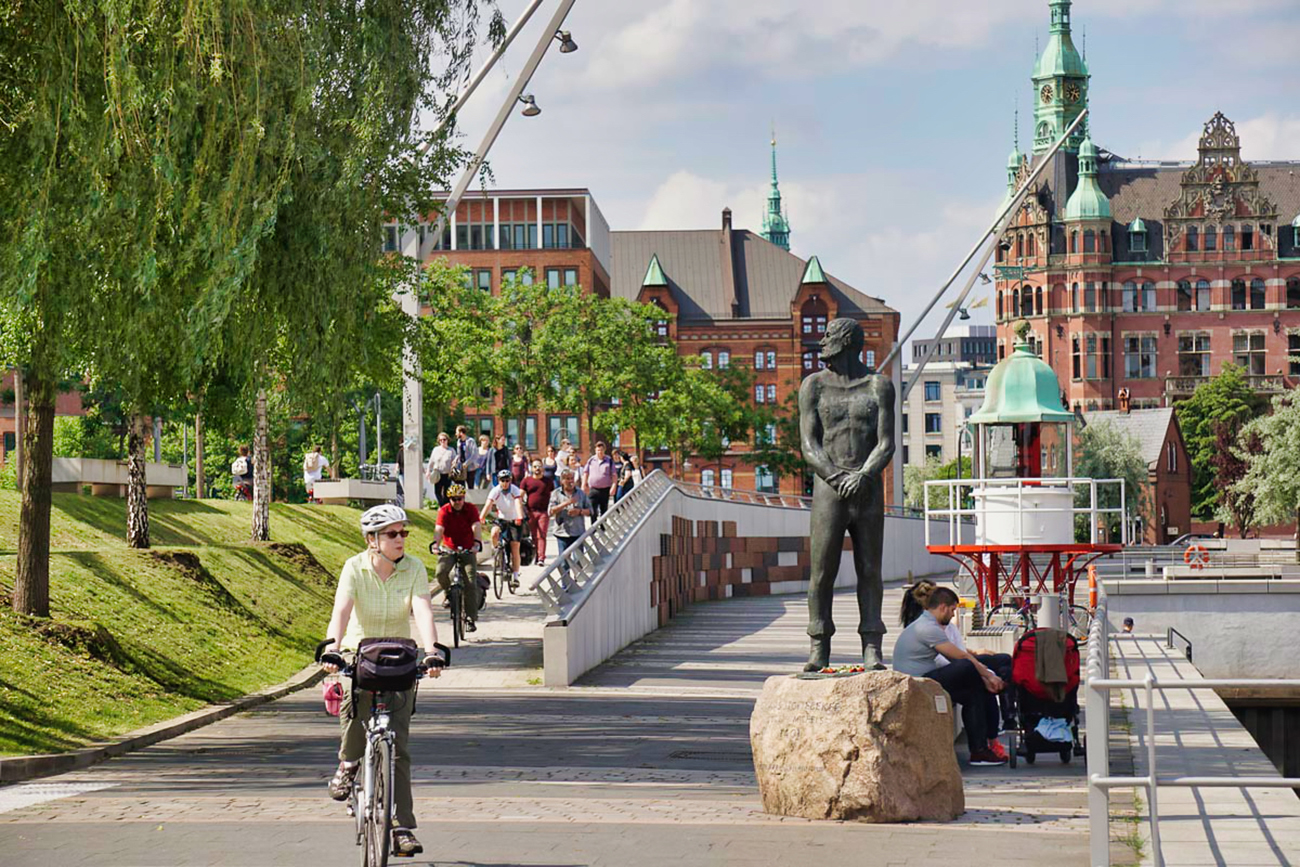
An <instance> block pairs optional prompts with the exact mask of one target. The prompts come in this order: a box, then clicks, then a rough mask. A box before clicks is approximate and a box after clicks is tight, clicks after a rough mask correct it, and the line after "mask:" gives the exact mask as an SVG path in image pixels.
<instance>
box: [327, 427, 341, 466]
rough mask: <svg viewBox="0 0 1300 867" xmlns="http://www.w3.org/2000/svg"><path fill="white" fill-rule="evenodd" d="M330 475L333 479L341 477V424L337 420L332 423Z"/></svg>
mask: <svg viewBox="0 0 1300 867" xmlns="http://www.w3.org/2000/svg"><path fill="white" fill-rule="evenodd" d="M329 477H330V478H331V479H337V478H339V424H338V421H337V420H336V421H333V422H331V423H330V468H329Z"/></svg>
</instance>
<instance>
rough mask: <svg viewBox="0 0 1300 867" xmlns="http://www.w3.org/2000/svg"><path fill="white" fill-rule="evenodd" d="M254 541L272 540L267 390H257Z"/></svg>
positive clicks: (254, 463) (254, 457)
mask: <svg viewBox="0 0 1300 867" xmlns="http://www.w3.org/2000/svg"><path fill="white" fill-rule="evenodd" d="M252 538H253V541H254V542H269V541H270V540H271V450H270V448H269V447H268V442H267V433H266V389H264V388H259V389H258V390H257V433H256V435H255V436H254V437H253V537H252Z"/></svg>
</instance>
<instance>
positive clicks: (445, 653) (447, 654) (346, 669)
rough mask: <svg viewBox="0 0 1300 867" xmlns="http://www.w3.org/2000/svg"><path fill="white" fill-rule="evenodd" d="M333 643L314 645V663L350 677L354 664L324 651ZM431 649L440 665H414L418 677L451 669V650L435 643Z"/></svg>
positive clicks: (325, 642)
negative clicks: (440, 656) (418, 674)
mask: <svg viewBox="0 0 1300 867" xmlns="http://www.w3.org/2000/svg"><path fill="white" fill-rule="evenodd" d="M333 643H334V639H332V638H327V639H325V640H324V641H322V642H321V643H320V644H317V645H316V661H317V662H319V663H320V664H322V665H333V666H337V667H338V670H339V673H340V674H344V675H347V676H348V677H351V676H352V674H353V673H354V672H355V671H356V663H355V662H352V663H349V662H348V661H347V660H346V659H344V657H343V654H341V653H339V652H338V651H337V650H330V651H326V650H325V648H327V647H329V646H330V645H331V644H333ZM433 647H434V650H437V651H438V652H439V653H441V654H442V663H441V664H440V665H439V664H435V665H431V666H430V665H424V664H423V663H420V664H418V665H416V666H415V670H416V671H418V672H419V673H420V677H424V675H425V674H426V673H427V672H428V671H429V669H430V668H450V667H451V648H449V647H447V646H446V645H445V644H438V643H436V642H435V643H434V645H433Z"/></svg>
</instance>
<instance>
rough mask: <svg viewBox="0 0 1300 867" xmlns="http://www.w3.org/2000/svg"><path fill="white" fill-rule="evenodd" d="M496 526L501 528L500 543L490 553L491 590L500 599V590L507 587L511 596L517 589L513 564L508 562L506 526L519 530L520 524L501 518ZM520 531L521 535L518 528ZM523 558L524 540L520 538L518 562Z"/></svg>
mask: <svg viewBox="0 0 1300 867" xmlns="http://www.w3.org/2000/svg"><path fill="white" fill-rule="evenodd" d="M497 526H498V527H500V528H501V535H500V536H499V537H498V538H500V539H501V544H499V545H497V547H496V551H494V552H493V554H492V592H493V593H495V594H496V597H497V598H498V599H500V598H501V595H502V590H504V589H506V588H509V589H510V595H511V596H513V595H514V594H515V592H516V591H517V590H518V589H519V584H518V582H516V581H515V576H514V564H512V563H511V562H510V541H509V536H510V533H509V530H508V528H510V527H514V528H516V530H520V527H521V525H520V524H518V523H516V522H515V521H507V520H505V519H501V520H498V521H497ZM523 526H526V525H523ZM520 533H521V535H522V530H520ZM529 547H530V548H531V547H532V543H529ZM523 560H524V540H523V539H520V540H519V562H520V563H521V564H523ZM525 565H526V564H525Z"/></svg>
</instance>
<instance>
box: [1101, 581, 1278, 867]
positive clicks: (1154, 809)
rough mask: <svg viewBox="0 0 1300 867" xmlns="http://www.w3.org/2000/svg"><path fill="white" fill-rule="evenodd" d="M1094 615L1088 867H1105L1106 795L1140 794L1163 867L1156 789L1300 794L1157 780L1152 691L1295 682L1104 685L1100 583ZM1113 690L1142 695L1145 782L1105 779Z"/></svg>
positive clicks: (1249, 783) (1264, 783)
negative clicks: (1117, 791)
mask: <svg viewBox="0 0 1300 867" xmlns="http://www.w3.org/2000/svg"><path fill="white" fill-rule="evenodd" d="M1097 590H1098V599H1097V610H1096V613H1095V614H1094V616H1093V619H1092V627H1091V630H1090V632H1089V636H1088V663H1087V669H1086V673H1087V683H1086V688H1087V692H1086V693H1085V706H1084V713H1085V719H1084V724H1085V730H1086V732H1087V745H1088V759H1087V761H1088V838H1089V850H1090V853H1091V862H1090V863H1091V864H1092V867H1110V791H1111V790H1112V789H1145V790H1146V793H1147V805H1148V811H1149V817H1148V818H1149V827H1150V835H1151V858H1152V864H1153V865H1154V867H1163V865H1164V856H1163V854H1162V853H1161V850H1160V796H1159V795H1160V789H1162V788H1171V787H1179V788H1201V787H1206V788H1211V787H1215V788H1231V789H1250V788H1270V789H1271V788H1300V778H1288V777H1281V776H1263V777H1193V776H1181V777H1161V776H1160V775H1159V773H1158V770H1157V764H1156V741H1155V734H1156V707H1155V693H1156V691H1157V690H1160V691H1163V690H1173V689H1192V690H1196V689H1211V690H1214V689H1253V688H1269V689H1278V688H1283V689H1300V680H1274V679H1264V678H1260V679H1246V678H1242V679H1216V680H1209V679H1204V680H1164V681H1162V680H1160V679H1158V678H1156V676H1155V675H1153V674H1151V673H1148V674H1147V676H1146V677H1145V678H1143V679H1142V680H1118V679H1109V678H1108V675H1109V673H1110V646H1109V639H1108V633H1109V626H1108V623H1107V616H1106V615H1107V609H1108V606H1109V603H1108V599H1107V596H1106V588H1105V584H1104V582H1099V584H1098V587H1097ZM1116 689H1132V690H1142V691H1143V692H1144V694H1145V708H1144V711H1145V730H1146V731H1145V733H1146V747H1147V755H1146V760H1147V768H1146V770H1147V773H1146V774H1145V775H1144V776H1140V777H1139V776H1132V777H1116V776H1111V775H1110V693H1111V690H1116Z"/></svg>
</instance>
